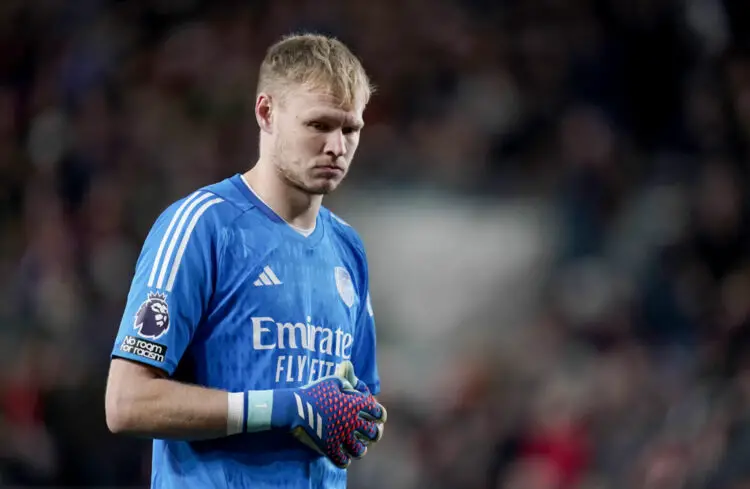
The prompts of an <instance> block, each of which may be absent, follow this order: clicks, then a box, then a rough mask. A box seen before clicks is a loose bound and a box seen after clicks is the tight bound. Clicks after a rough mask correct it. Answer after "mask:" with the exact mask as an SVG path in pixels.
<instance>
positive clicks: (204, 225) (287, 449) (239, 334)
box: [112, 175, 380, 489]
mask: <svg viewBox="0 0 750 489" xmlns="http://www.w3.org/2000/svg"><path fill="white" fill-rule="evenodd" d="M112 355H113V356H114V357H122V358H126V359H129V360H133V361H136V362H142V363H145V364H148V365H152V366H154V367H157V368H159V369H162V370H164V371H165V372H166V373H167V374H168V375H170V376H171V377H172V378H174V379H175V380H179V381H184V382H189V383H194V384H197V385H201V386H205V387H212V388H217V389H224V390H227V391H231V392H239V391H246V390H264V389H277V388H286V387H299V386H303V385H305V384H308V383H309V382H311V381H314V380H316V379H319V378H321V377H323V376H327V375H331V374H333V373H334V370H335V368H336V366H337V365H338V364H340V363H341V362H342V361H344V360H351V361H352V363H353V364H354V367H355V371H356V373H357V376H358V377H359V378H360V379H361V380H362V381H364V382H365V383H366V384H367V385H368V386H369V388H370V389H371V391H372V392H373V394H377V393H378V392H379V389H380V381H379V377H378V371H377V365H376V358H375V323H374V319H373V312H372V307H371V305H370V297H369V292H368V273H367V261H366V257H365V252H364V248H363V246H362V242H361V241H360V239H359V237H358V235H357V234H356V232H355V231H354V230H353V229H352V228H351V227H350V226H348V225H347V224H346V223H345V222H343V221H342V220H341V219H339V218H338V217H336V216H335V215H334V214H332V213H331V212H330V211H328V210H327V209H325V208H321V211H320V213H319V215H318V218H317V223H316V226H315V230H314V231H313V232H312V234H310V235H309V236H303V235H302V234H300V233H299V232H297V231H295V230H294V229H293V228H292V227H291V226H289V225H288V224H287V223H286V222H285V221H284V220H282V219H281V218H280V217H279V216H278V215H276V214H275V213H274V212H273V211H272V210H271V209H270V208H269V207H268V206H266V205H265V204H264V203H263V202H262V201H261V200H260V199H258V197H257V196H256V195H255V194H254V193H253V192H252V191H251V190H250V188H249V187H248V186H247V184H246V183H245V181H244V179H243V178H242V176H240V175H235V176H234V177H231V178H228V179H226V180H224V181H222V182H219V183H216V184H214V185H211V186H208V187H205V188H203V189H201V190H198V191H196V192H195V193H193V194H191V195H189V196H187V197H185V198H184V199H182V200H179V201H177V202H175V203H174V204H172V205H171V206H169V207H168V208H167V209H166V210H165V211H164V212H163V213H162V214H161V215H160V216H159V217H158V219H157V220H156V222H155V223H154V225H153V227H152V228H151V231H150V232H149V234H148V237H147V238H146V241H145V243H144V245H143V250H142V251H141V254H140V257H139V258H138V262H137V265H136V270H135V276H134V278H133V282H132V285H131V288H130V292H129V294H128V299H127V305H126V307H125V312H124V315H123V318H122V322H121V324H120V329H119V332H118V335H117V339H116V341H115V345H114V349H113V351H112ZM151 486H152V487H153V488H160V489H161V488H163V489H177V488H179V489H189V488H201V489H204V488H232V489H242V488H248V489H263V488H273V489H278V488H305V489H307V488H331V489H335V488H344V487H345V486H346V471H345V470H341V469H338V468H336V467H335V466H334V465H333V464H331V463H330V461H329V460H328V459H327V458H325V457H323V456H321V455H319V454H318V453H316V452H314V451H312V450H311V449H309V448H308V447H306V446H305V445H303V444H301V443H300V442H299V441H297V440H296V439H295V438H294V437H292V436H291V435H290V434H288V433H286V432H283V431H279V430H273V431H266V432H261V433H253V434H240V435H233V436H230V437H225V438H219V439H215V440H208V441H193V442H188V441H172V440H154V442H153V456H152V476H151Z"/></svg>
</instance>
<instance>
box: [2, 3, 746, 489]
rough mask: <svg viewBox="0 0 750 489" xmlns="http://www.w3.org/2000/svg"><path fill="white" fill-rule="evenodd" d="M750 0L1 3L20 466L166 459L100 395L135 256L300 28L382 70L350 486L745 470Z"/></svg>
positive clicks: (359, 194) (365, 153)
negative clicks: (377, 400) (370, 407)
mask: <svg viewBox="0 0 750 489" xmlns="http://www.w3.org/2000/svg"><path fill="white" fill-rule="evenodd" d="M745 3H746V2H742V1H740V0H726V1H723V2H722V1H719V0H599V1H597V0H504V1H488V0H468V1H466V2H463V3H460V4H459V2H453V1H447V0H445V1H439V0H434V1H428V0H399V1H396V0H378V1H372V0H371V1H366V0H354V1H351V0H350V1H343V0H342V1H339V0H334V1H327V2H313V1H286V0H284V1H281V0H280V1H273V2H271V1H267V2H262V1H256V2H239V1H238V2H208V1H201V0H133V1H127V2H126V1H106V0H77V1H65V0H3V1H2V2H0V250H2V253H1V254H0V487H14V486H18V487H27V486H50V487H64V486H75V487H146V484H147V480H148V474H149V463H150V460H149V449H150V445H149V443H148V442H146V441H142V440H136V439H129V438H124V437H114V436H112V435H110V434H108V432H107V430H106V426H105V423H104V412H103V392H104V381H105V378H106V369H107V366H108V362H109V351H110V349H111V346H112V342H113V340H114V336H115V332H116V329H117V327H118V325H119V322H120V318H121V314H122V308H123V305H124V301H125V295H126V293H127V289H128V287H129V283H130V279H131V276H132V272H133V269H134V264H135V259H136V257H137V254H138V252H139V249H140V246H141V243H142V241H143V239H144V237H145V234H146V232H147V230H148V229H149V227H150V225H151V223H152V222H153V220H154V219H155V217H156V216H157V215H158V214H159V213H160V212H161V210H162V209H163V208H164V207H165V206H166V205H167V204H169V203H170V202H172V201H174V200H175V199H177V198H180V197H182V196H184V195H186V194H187V193H188V192H190V191H192V190H194V189H195V188H197V187H199V186H202V185H204V184H207V183H211V182H213V181H216V180H220V179H222V178H224V177H226V176H229V175H231V174H233V173H236V172H241V171H244V170H245V169H247V168H248V167H249V166H250V165H251V164H252V163H253V162H254V159H255V157H256V143H257V127H256V125H255V120H254V117H253V113H252V110H253V102H254V100H253V96H254V91H255V79H256V72H257V67H258V65H259V63H260V61H261V59H262V56H263V54H264V50H265V49H266V47H267V46H268V45H269V44H270V43H272V42H274V41H275V40H276V39H277V38H278V37H279V36H280V35H283V34H286V33H289V32H292V31H298V30H315V31H318V32H323V33H328V34H333V35H336V36H338V37H339V38H340V39H342V40H343V41H345V42H346V43H348V44H349V45H350V46H351V47H352V49H353V50H354V51H355V52H356V53H357V54H358V55H359V56H360V57H361V58H362V59H363V61H364V64H365V66H366V68H367V69H368V70H369V72H370V74H371V76H372V78H373V81H374V83H375V84H376V85H377V87H378V92H377V95H376V96H375V98H374V99H373V101H372V103H371V104H370V106H369V107H368V109H367V112H366V114H365V117H366V122H367V127H366V129H365V131H364V133H363V141H362V143H361V146H360V152H359V153H358V156H357V157H356V158H355V166H354V168H353V170H352V172H351V174H350V177H349V180H348V182H347V183H346V185H345V187H344V188H343V189H342V190H341V191H340V192H338V193H337V194H335V195H334V196H331V198H329V199H328V200H327V203H328V204H330V206H331V207H332V208H333V209H334V210H335V211H336V212H337V213H339V214H340V215H341V216H342V217H343V218H345V219H347V220H349V221H350V222H351V223H352V224H353V225H355V226H356V227H357V228H358V229H359V230H360V231H361V233H362V235H363V237H364V239H365V242H366V244H367V247H368V253H369V255H370V261H371V267H372V268H373V270H374V271H373V275H372V281H373V302H374V306H375V309H376V314H377V315H378V325H379V335H380V347H379V355H380V363H381V374H382V377H383V393H382V395H381V400H382V401H383V402H384V403H385V404H386V405H387V406H388V407H389V424H388V426H387V429H386V434H385V438H384V439H383V441H382V442H381V444H380V445H379V446H377V447H375V448H373V450H371V453H370V454H369V455H368V456H367V457H366V458H365V459H364V460H363V461H361V462H357V463H356V464H355V466H354V467H353V468H352V469H351V486H352V487H356V488H365V489H367V488H389V489H398V488H427V487H429V488H435V489H441V488H466V489H471V488H503V489H547V488H549V489H553V488H554V489H567V488H571V489H572V488H586V489H595V488H596V489H605V488H625V489H630V488H633V489H635V488H655V489H657V488H658V489H677V488H709V489H713V488H716V489H725V488H726V489H742V488H746V487H750V465H748V463H747V460H748V459H750V419H749V418H748V412H749V411H748V407H750V362H748V360H749V359H750V357H749V356H748V339H749V338H750V322H749V321H748V319H750V268H749V267H748V265H750V262H748V256H749V255H748V251H749V250H750V248H748V245H749V242H748V238H749V237H750V234H749V231H750V228H748V204H749V203H750V202H749V201H748V193H747V183H748V180H747V177H748V169H749V168H750V166H749V165H748V161H749V160H748V143H749V142H750V43H749V41H750V9H747V6H746V5H745Z"/></svg>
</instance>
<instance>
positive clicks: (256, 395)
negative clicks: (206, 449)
mask: <svg viewBox="0 0 750 489" xmlns="http://www.w3.org/2000/svg"><path fill="white" fill-rule="evenodd" d="M273 404H274V391H272V390H262V391H245V392H230V393H228V394H227V435H228V436H229V435H236V434H239V433H255V432H258V431H266V430H269V429H271V428H272V424H271V420H272V413H273Z"/></svg>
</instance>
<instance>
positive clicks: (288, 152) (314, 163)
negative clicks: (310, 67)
mask: <svg viewBox="0 0 750 489" xmlns="http://www.w3.org/2000/svg"><path fill="white" fill-rule="evenodd" d="M337 102H338V101H337V100H336V99H335V98H333V97H332V96H330V95H326V94H325V93H324V92H323V91H316V90H309V89H306V88H303V87H297V88H294V89H292V90H290V91H288V92H287V93H286V94H285V96H284V99H283V103H281V104H279V102H278V101H277V102H276V103H275V104H274V109H273V110H274V118H273V123H272V125H273V131H272V138H273V155H272V157H273V159H274V161H273V163H274V165H275V167H276V170H277V171H278V172H279V174H280V175H281V177H282V178H283V179H284V180H285V181H286V182H287V183H289V184H291V185H293V186H295V187H297V188H299V189H300V190H302V191H304V192H307V193H309V194H315V195H324V194H327V193H329V192H331V191H333V190H335V189H336V187H338V185H339V183H341V181H342V180H343V179H344V177H345V176H346V173H347V172H348V171H349V165H350V164H351V161H352V158H353V157H354V153H355V152H356V150H357V146H358V145H359V135H360V131H361V129H362V126H363V125H364V123H363V121H362V112H363V111H364V106H356V107H346V106H344V107H342V106H341V105H340V104H339V103H337Z"/></svg>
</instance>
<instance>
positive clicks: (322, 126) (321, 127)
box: [307, 121, 329, 132]
mask: <svg viewBox="0 0 750 489" xmlns="http://www.w3.org/2000/svg"><path fill="white" fill-rule="evenodd" d="M307 127H309V128H311V129H314V130H315V131H319V132H326V131H328V130H329V126H328V124H326V123H324V122H320V121H311V122H308V123H307Z"/></svg>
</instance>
